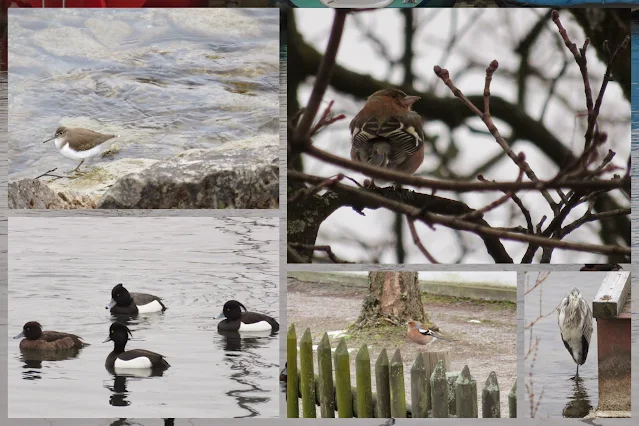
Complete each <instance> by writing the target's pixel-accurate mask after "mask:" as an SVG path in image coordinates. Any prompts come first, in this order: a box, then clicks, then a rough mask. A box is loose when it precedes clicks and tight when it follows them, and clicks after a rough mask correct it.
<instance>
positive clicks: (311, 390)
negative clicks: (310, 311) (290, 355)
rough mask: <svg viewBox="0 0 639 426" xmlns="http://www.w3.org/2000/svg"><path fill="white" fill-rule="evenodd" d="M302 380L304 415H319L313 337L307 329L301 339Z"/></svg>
mask: <svg viewBox="0 0 639 426" xmlns="http://www.w3.org/2000/svg"><path fill="white" fill-rule="evenodd" d="M300 381H301V383H302V388H301V395H302V417H305V418H307V417H310V418H315V417H317V412H316V411H315V373H314V372H313V339H312V338H311V330H310V329H309V328H307V329H306V331H305V332H304V335H303V336H302V338H301V339H300Z"/></svg>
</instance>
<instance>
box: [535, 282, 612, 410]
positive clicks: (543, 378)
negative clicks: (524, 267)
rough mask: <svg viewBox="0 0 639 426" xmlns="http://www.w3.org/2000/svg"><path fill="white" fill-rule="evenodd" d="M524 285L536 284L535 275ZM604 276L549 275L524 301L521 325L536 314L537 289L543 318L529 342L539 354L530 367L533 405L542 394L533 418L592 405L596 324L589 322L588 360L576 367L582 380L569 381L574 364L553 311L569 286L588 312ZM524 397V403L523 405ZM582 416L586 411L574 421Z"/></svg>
mask: <svg viewBox="0 0 639 426" xmlns="http://www.w3.org/2000/svg"><path fill="white" fill-rule="evenodd" d="M527 276H528V277H529V279H530V281H529V285H530V286H532V285H533V284H534V283H535V279H536V278H537V274H536V273H533V274H527ZM605 276H606V273H605V272H581V273H579V272H551V273H550V276H549V277H548V279H546V281H545V282H544V283H543V284H542V285H541V286H540V287H538V288H537V289H535V290H533V291H531V292H530V293H529V294H528V295H526V297H525V317H526V320H525V321H524V322H525V324H526V325H528V324H530V323H531V321H533V320H535V319H537V318H538V317H539V315H540V310H539V306H540V300H539V298H540V290H541V314H542V315H547V316H545V317H544V318H542V319H540V320H538V321H537V322H536V323H535V325H534V327H533V340H534V339H536V338H539V350H538V352H537V361H536V362H535V364H534V367H533V383H534V387H533V389H534V390H535V398H534V400H535V403H536V402H537V401H538V400H539V395H541V392H542V390H543V395H542V396H541V403H540V404H539V411H538V413H537V415H536V416H535V417H541V418H544V417H564V414H569V413H578V412H580V410H588V409H589V406H590V407H593V408H595V407H597V401H598V380H597V374H598V373H597V322H596V321H595V320H593V324H592V327H593V329H592V337H591V338H590V348H589V350H588V357H587V359H586V363H585V364H584V365H581V366H579V376H580V379H581V380H577V381H575V380H573V379H572V378H573V376H574V375H575V371H576V368H577V364H575V362H574V361H573V359H572V357H571V355H570V353H569V352H568V350H566V348H565V347H564V343H563V341H562V340H561V334H560V332H559V325H558V324H557V313H556V312H553V310H554V309H555V308H556V307H557V305H559V303H560V302H561V301H562V300H563V298H564V297H566V296H567V295H568V293H569V292H570V290H571V289H572V288H573V287H577V288H578V289H579V291H580V292H581V295H582V296H583V298H584V299H585V300H586V302H588V304H589V305H590V307H591V309H592V300H593V299H594V297H595V295H596V294H597V291H598V290H599V286H600V285H601V283H602V282H603V279H604V277H605ZM529 339H530V330H529V329H527V330H526V331H525V332H524V342H525V345H526V346H525V348H526V349H525V350H526V353H527V352H528V349H529V342H530V340H529ZM531 360H532V355H531V356H529V357H528V359H527V360H526V367H525V372H524V377H525V378H524V383H525V384H526V385H528V384H529V383H530V382H529V373H530V364H531ZM527 398H528V393H526V401H528V399H527ZM585 414H587V411H586V412H585V413H583V414H582V415H581V416H579V417H583V415H585ZM523 415H524V416H525V417H530V409H529V406H528V404H526V406H525V409H524V411H523Z"/></svg>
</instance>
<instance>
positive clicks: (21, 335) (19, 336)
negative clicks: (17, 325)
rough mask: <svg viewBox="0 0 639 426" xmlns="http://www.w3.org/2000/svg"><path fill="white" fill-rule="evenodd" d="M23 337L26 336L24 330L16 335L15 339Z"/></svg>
mask: <svg viewBox="0 0 639 426" xmlns="http://www.w3.org/2000/svg"><path fill="white" fill-rule="evenodd" d="M21 337H24V330H22V333H20V334H18V335H17V336H16V337H14V339H19V338H21Z"/></svg>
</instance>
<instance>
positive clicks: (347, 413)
mask: <svg viewBox="0 0 639 426" xmlns="http://www.w3.org/2000/svg"><path fill="white" fill-rule="evenodd" d="M333 356H334V361H335V395H336V398H337V414H338V415H339V417H340V418H351V417H353V395H352V394H351V366H350V359H349V356H348V348H347V347H346V340H344V338H343V337H342V338H341V339H340V341H339V344H338V345H337V349H335V355H333Z"/></svg>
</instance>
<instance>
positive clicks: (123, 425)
mask: <svg viewBox="0 0 639 426" xmlns="http://www.w3.org/2000/svg"><path fill="white" fill-rule="evenodd" d="M139 424H140V423H137V422H136V423H130V422H128V421H127V419H118V420H115V421H114V422H112V423H111V424H110V425H109V426H133V425H139ZM164 426H175V419H164Z"/></svg>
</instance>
